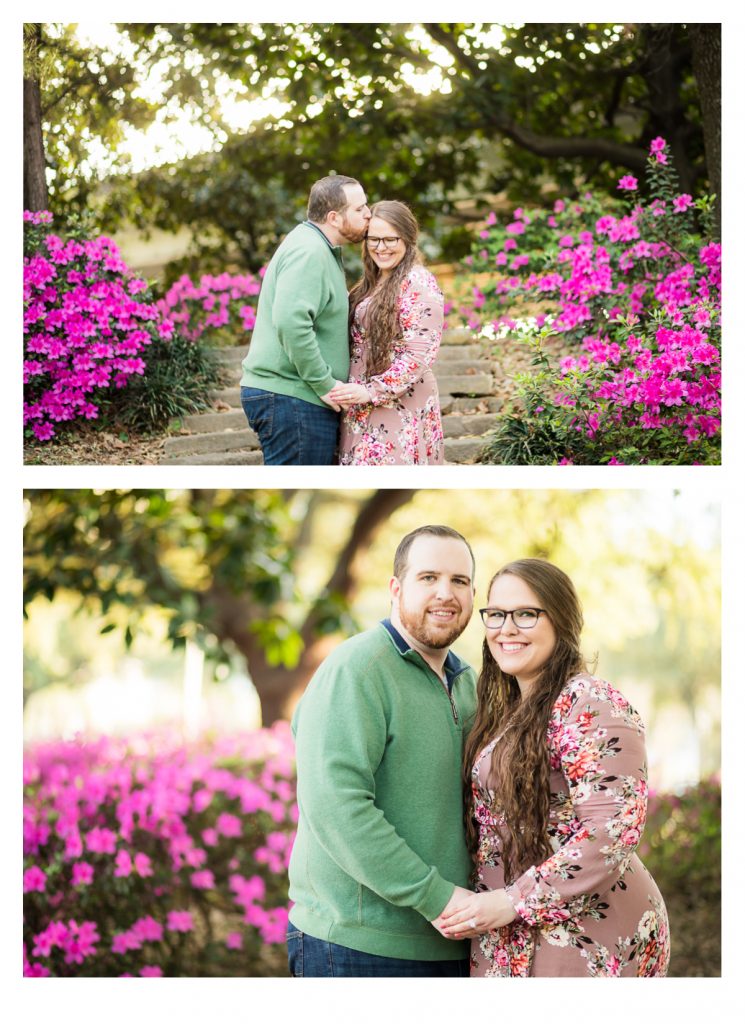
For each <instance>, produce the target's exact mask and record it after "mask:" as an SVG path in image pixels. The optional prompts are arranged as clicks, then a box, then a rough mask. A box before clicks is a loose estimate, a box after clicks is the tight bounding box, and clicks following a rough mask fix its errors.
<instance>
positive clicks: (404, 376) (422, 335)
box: [366, 266, 444, 406]
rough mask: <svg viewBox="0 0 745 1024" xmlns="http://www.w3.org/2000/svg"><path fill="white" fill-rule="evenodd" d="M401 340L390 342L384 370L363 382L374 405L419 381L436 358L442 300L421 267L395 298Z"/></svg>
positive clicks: (442, 318)
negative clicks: (390, 352)
mask: <svg viewBox="0 0 745 1024" xmlns="http://www.w3.org/2000/svg"><path fill="white" fill-rule="evenodd" d="M398 322H399V326H400V328H401V335H402V336H401V338H400V339H399V340H397V341H394V343H393V361H392V363H391V365H390V366H389V367H388V369H387V370H384V371H383V373H380V374H378V375H376V376H374V377H370V379H369V380H368V381H367V382H366V386H367V390H368V392H369V395H370V401H371V402H372V404H373V405H374V406H378V405H385V404H386V403H387V402H390V400H391V399H392V398H396V397H397V396H399V395H402V394H403V393H404V392H405V391H408V389H409V388H410V387H411V386H412V385H413V384H416V382H417V381H418V380H420V379H421V378H422V375H423V374H424V373H425V371H426V370H427V369H428V368H429V367H430V366H431V365H432V363H433V362H434V361H435V359H436V358H437V352H438V350H439V348H440V339H441V338H442V327H443V322H444V299H443V296H442V292H441V291H440V289H439V287H438V285H437V282H436V281H435V278H434V277H433V275H432V274H430V272H429V271H428V270H426V269H425V268H424V267H422V266H415V267H412V269H411V271H410V273H409V274H408V276H407V278H406V280H405V281H404V284H403V287H402V289H401V294H400V296H399V311H398Z"/></svg>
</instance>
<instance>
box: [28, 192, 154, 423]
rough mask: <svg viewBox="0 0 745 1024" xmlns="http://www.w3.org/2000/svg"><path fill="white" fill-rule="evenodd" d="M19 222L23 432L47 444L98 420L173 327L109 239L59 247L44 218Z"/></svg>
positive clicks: (69, 241)
mask: <svg viewBox="0 0 745 1024" xmlns="http://www.w3.org/2000/svg"><path fill="white" fill-rule="evenodd" d="M23 219H24V227H25V228H26V233H25V255H24V266H23V300H24V314H23V331H24V363H23V384H24V398H25V401H24V425H25V426H27V427H30V429H31V431H32V432H33V434H34V436H35V437H36V438H37V440H39V441H48V440H49V439H50V438H52V437H54V436H55V432H56V430H55V427H56V425H58V424H60V423H66V422H69V421H71V420H76V419H77V420H79V419H85V420H92V419H96V418H97V417H98V415H99V408H100V404H101V398H102V396H103V395H105V394H106V392H107V391H108V390H109V389H121V388H124V387H126V385H127V384H128V382H129V381H130V380H131V378H132V377H133V376H134V375H140V376H142V375H143V374H144V373H145V370H146V366H147V363H146V356H147V349H148V346H149V345H150V344H151V343H152V341H153V338H154V337H156V336H159V337H161V338H168V337H170V336H171V335H172V334H173V323H172V322H169V321H168V320H167V319H164V318H162V317H161V316H160V315H159V313H158V311H157V309H156V307H155V305H154V303H153V302H152V296H151V295H150V291H149V288H148V284H147V282H146V281H144V280H143V279H142V278H140V277H136V276H134V275H133V274H131V273H130V271H129V269H128V267H127V265H126V264H125V262H124V260H123V259H122V258H121V255H120V254H119V250H118V249H117V247H116V245H115V244H114V242H113V241H112V240H111V239H110V238H105V237H103V236H102V237H98V238H78V237H76V236H75V234H76V233H75V232H73V233H72V235H71V236H70V237H68V238H67V240H64V239H62V238H61V237H60V236H59V235H57V234H54V233H52V232H51V231H50V230H49V229H50V228H51V225H52V215H51V213H49V212H48V211H42V212H38V213H34V212H30V211H28V210H27V211H25V212H24V215H23Z"/></svg>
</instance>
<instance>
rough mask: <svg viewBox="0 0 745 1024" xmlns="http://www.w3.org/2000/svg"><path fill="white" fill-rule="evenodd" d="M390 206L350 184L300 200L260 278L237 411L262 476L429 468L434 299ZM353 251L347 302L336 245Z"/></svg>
mask: <svg viewBox="0 0 745 1024" xmlns="http://www.w3.org/2000/svg"><path fill="white" fill-rule="evenodd" d="M418 234H419V228H418V225H417V222H416V218H415V217H414V215H413V213H412V212H411V210H410V209H409V208H408V207H407V206H406V205H405V204H404V203H399V202H396V201H384V202H379V203H376V204H375V205H374V206H373V207H372V208H371V207H369V206H368V205H367V197H366V196H365V192H364V189H363V188H362V186H361V185H360V183H359V182H358V181H357V180H356V179H355V178H349V177H346V176H344V175H332V176H330V177H327V178H322V179H321V180H320V181H317V182H316V183H315V184H314V185H313V187H312V189H311V192H310V198H309V201H308V219H307V220H306V221H304V222H303V223H302V224H298V225H297V227H295V228H293V230H292V231H290V233H289V234H288V235H287V237H286V238H285V239H284V241H283V242H282V244H281V245H280V246H279V248H278V249H277V251H276V252H275V254H274V256H273V257H272V259H271V260H270V262H269V265H268V267H267V270H266V274H265V275H264V281H263V284H262V288H261V293H260V295H259V304H258V309H257V313H256V325H255V327H254V330H253V335H252V338H251V346H250V348H249V352H248V355H247V356H246V358H245V359H244V360H243V376H242V378H241V403H242V405H243V409H244V411H245V413H246V417H247V419H248V422H249V426H251V427H252V428H253V430H254V431H255V432H256V434H257V436H258V438H259V442H260V444H261V448H262V452H263V456H264V463H265V464H266V465H314V466H328V465H334V464H337V463H341V464H342V465H349V466H378V465H402V464H403V465H440V464H441V463H442V461H443V449H444V442H443V433H442V420H441V416H440V402H439V396H438V392H437V383H436V381H435V377H434V374H433V373H432V364H433V362H434V360H435V358H436V357H437V353H438V350H439V346H440V339H441V336H442V327H443V307H444V302H443V296H442V292H441V291H440V289H439V288H438V286H437V282H436V280H435V278H434V277H433V275H432V274H431V273H430V272H429V271H428V270H426V269H425V267H424V266H423V264H422V257H421V254H420V252H419V250H418V249H417V238H418ZM353 242H362V243H363V244H362V265H363V271H364V274H363V277H362V279H361V280H360V281H359V282H358V283H357V284H356V285H355V286H354V287H353V288H352V291H351V293H350V294H349V295H348V294H347V285H346V278H345V275H344V265H343V263H342V246H343V245H345V244H348V243H353Z"/></svg>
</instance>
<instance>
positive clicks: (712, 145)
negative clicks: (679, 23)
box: [690, 24, 722, 237]
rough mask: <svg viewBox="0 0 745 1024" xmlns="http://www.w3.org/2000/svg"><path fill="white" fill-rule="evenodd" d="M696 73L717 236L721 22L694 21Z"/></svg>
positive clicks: (720, 215)
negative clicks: (714, 202) (714, 205)
mask: <svg viewBox="0 0 745 1024" xmlns="http://www.w3.org/2000/svg"><path fill="white" fill-rule="evenodd" d="M690 33H691V55H692V58H693V73H694V75H695V76H696V85H697V86H698V98H699V102H700V104H701V118H702V121H703V126H704V148H705V150H706V167H707V170H708V172H709V182H710V190H711V192H713V193H714V194H715V195H716V197H717V200H716V207H715V209H716V224H717V237H719V236H720V235H721V217H722V206H721V202H722V34H721V25H716V24H711V25H709V24H706V25H691V26H690Z"/></svg>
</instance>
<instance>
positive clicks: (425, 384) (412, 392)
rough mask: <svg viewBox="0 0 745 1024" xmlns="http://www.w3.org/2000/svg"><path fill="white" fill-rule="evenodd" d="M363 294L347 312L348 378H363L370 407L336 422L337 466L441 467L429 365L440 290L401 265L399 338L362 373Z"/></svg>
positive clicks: (439, 318) (439, 317)
mask: <svg viewBox="0 0 745 1024" xmlns="http://www.w3.org/2000/svg"><path fill="white" fill-rule="evenodd" d="M368 305H369V299H365V300H363V301H362V302H361V303H360V304H359V306H358V307H357V309H356V310H355V314H354V323H353V324H352V352H351V364H350V370H349V379H350V380H351V381H354V383H355V384H364V385H365V387H366V388H367V391H368V393H369V395H370V400H371V403H372V404H371V405H353V406H351V407H350V408H349V409H347V410H345V412H344V413H343V414H342V420H341V435H340V445H339V447H340V457H339V462H340V463H341V465H342V466H397V465H404V466H422V465H430V466H433V465H442V462H443V448H444V442H443V435H442V419H441V417H440V397H439V394H438V392H437V381H436V380H435V376H434V374H433V372H432V369H431V367H432V364H433V363H434V361H435V359H436V358H437V352H438V350H439V348H440V339H441V337H442V325H443V319H444V317H443V306H444V301H443V297H442V292H441V291H440V289H439V288H438V286H437V281H436V280H435V278H434V276H433V275H432V274H431V273H430V272H429V271H428V270H426V269H425V268H424V267H422V266H419V265H417V266H414V267H412V268H411V270H410V271H409V273H408V275H407V277H406V280H405V281H404V283H403V286H402V288H401V294H400V295H399V311H398V322H399V326H400V329H401V337H400V338H398V339H396V340H395V341H394V342H393V346H392V353H391V365H390V366H389V367H388V369H387V370H384V371H383V372H382V373H380V374H377V375H376V376H374V377H369V378H368V377H367V376H366V365H367V344H366V330H365V326H366V325H365V314H366V310H367V307H368Z"/></svg>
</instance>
